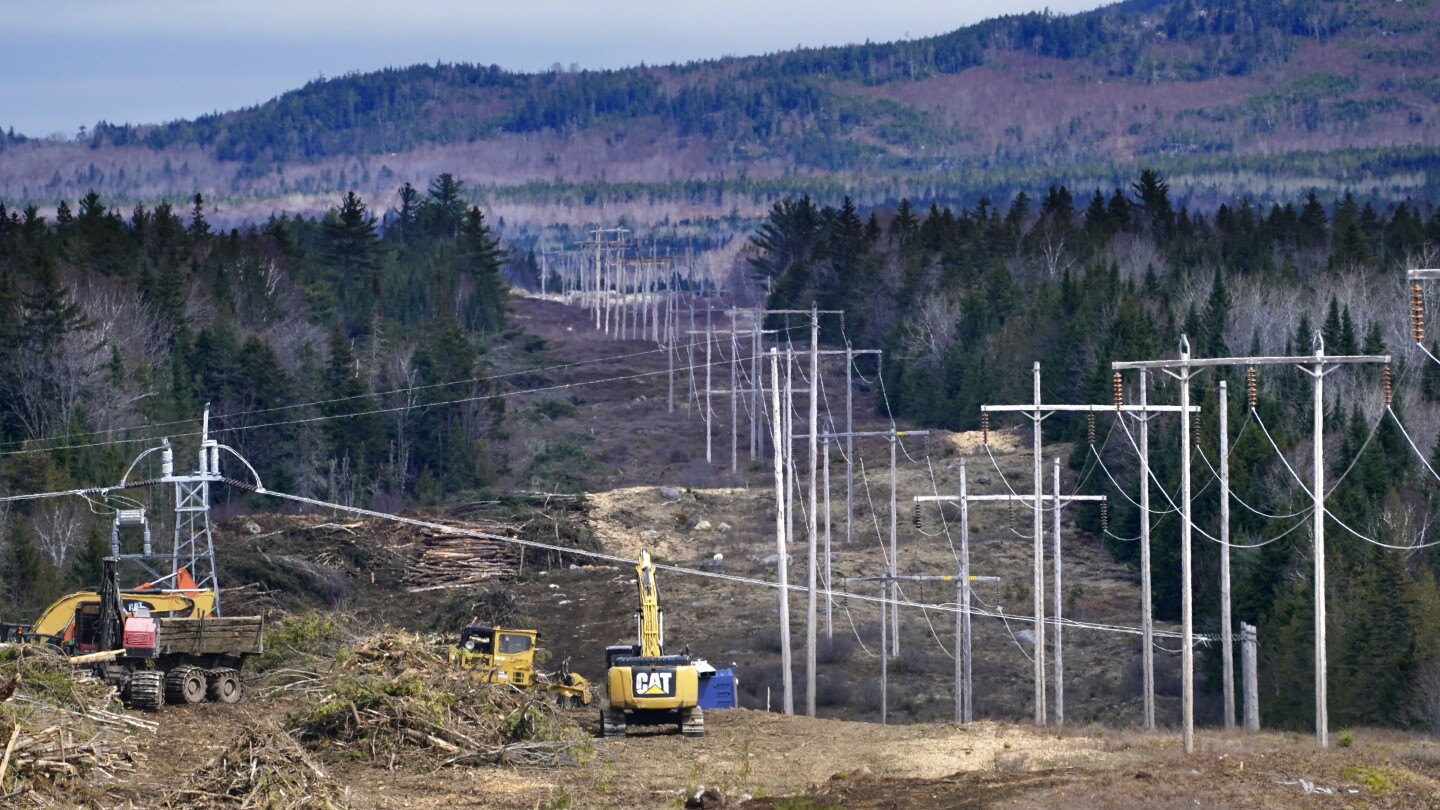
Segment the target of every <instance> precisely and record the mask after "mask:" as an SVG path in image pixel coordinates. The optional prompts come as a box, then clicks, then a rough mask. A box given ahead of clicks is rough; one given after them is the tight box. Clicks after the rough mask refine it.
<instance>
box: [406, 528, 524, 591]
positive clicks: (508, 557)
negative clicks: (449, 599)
mask: <svg viewBox="0 0 1440 810" xmlns="http://www.w3.org/2000/svg"><path fill="white" fill-rule="evenodd" d="M464 528H470V529H474V530H477V531H484V532H486V533H488V534H496V533H498V532H496V527H494V526H483V527H482V526H474V525H471V526H464ZM411 531H412V532H413V534H412V538H413V539H412V540H411V542H410V543H408V544H407V545H408V547H409V552H410V558H409V561H408V562H407V563H406V565H405V572H404V574H403V575H402V576H401V580H400V581H401V584H403V585H404V586H405V589H406V590H407V591H409V592H410V593H419V592H421V591H440V590H452V589H457V588H471V587H475V586H478V585H484V584H486V583H487V582H489V581H491V580H496V579H512V578H514V576H515V573H516V570H517V569H518V568H519V566H520V552H519V551H518V548H517V547H516V546H515V545H514V544H512V543H506V542H504V541H502V540H493V539H490V538H486V537H476V536H474V535H469V534H460V533H457V532H449V531H442V530H438V529H431V528H413V529H411ZM501 531H504V530H503V529H502V530H501Z"/></svg>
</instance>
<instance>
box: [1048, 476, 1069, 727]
mask: <svg viewBox="0 0 1440 810" xmlns="http://www.w3.org/2000/svg"><path fill="white" fill-rule="evenodd" d="M1054 461H1055V485H1054V487H1053V488H1052V489H1051V493H1052V495H1051V498H1052V501H1051V503H1053V504H1054V507H1053V508H1054V510H1055V513H1054V515H1052V516H1051V522H1052V523H1053V524H1054V526H1055V534H1054V538H1055V539H1054V544H1053V546H1052V550H1051V552H1050V558H1051V562H1053V563H1054V565H1055V725H1057V726H1063V725H1065V645H1064V643H1063V642H1062V638H1063V636H1064V632H1065V625H1064V623H1063V622H1062V621H1061V616H1062V611H1061V599H1062V598H1063V595H1062V592H1061V587H1060V459H1058V458H1057V459H1054Z"/></svg>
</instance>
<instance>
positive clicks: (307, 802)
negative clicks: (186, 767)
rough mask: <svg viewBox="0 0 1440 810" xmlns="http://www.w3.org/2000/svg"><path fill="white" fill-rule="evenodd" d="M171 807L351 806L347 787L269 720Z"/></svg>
mask: <svg viewBox="0 0 1440 810" xmlns="http://www.w3.org/2000/svg"><path fill="white" fill-rule="evenodd" d="M165 806H166V807H170V808H180V807H185V808H192V807H193V808H202V810H208V809H209V808H225V807H245V808H249V807H263V808H266V810H300V808H311V807H314V808H324V809H325V810H340V808H344V807H347V806H348V805H347V804H346V803H345V801H344V799H343V791H342V790H341V789H340V788H339V787H338V786H336V784H335V783H334V782H333V781H331V779H330V778H329V777H328V776H327V775H326V774H325V772H324V770H322V769H321V768H320V766H319V765H318V764H316V762H315V760H313V759H311V757H310V755H309V754H307V753H306V752H305V749H304V748H302V747H301V746H300V744H299V743H297V742H295V739H294V738H293V737H291V736H290V735H289V734H287V733H285V732H284V731H282V730H281V729H279V728H278V727H276V726H274V725H271V724H265V725H263V726H261V727H260V728H252V729H247V730H246V731H245V732H243V733H242V734H241V735H240V736H239V737H238V738H236V740H235V741H234V742H232V743H231V744H230V745H229V746H227V747H226V748H225V750H224V751H223V752H221V754H220V755H219V756H217V757H215V758H214V759H213V760H211V761H210V762H209V763H207V764H206V765H205V766H204V767H202V768H200V770H198V771H196V772H195V774H194V775H193V776H191V777H190V780H189V783H188V784H187V785H186V786H185V787H183V788H181V789H179V790H177V791H175V792H174V793H172V794H171V795H170V797H169V798H168V799H167V801H166V803H165Z"/></svg>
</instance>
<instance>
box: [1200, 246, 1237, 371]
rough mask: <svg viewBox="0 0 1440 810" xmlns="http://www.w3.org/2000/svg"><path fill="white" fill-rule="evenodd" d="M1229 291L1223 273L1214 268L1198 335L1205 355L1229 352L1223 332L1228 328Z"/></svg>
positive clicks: (1220, 354) (1220, 355)
mask: <svg viewBox="0 0 1440 810" xmlns="http://www.w3.org/2000/svg"><path fill="white" fill-rule="evenodd" d="M1230 306H1231V300H1230V291H1229V290H1228V289H1226V287H1225V274H1224V273H1223V272H1221V270H1220V268H1218V267H1217V268H1215V278H1214V280H1213V281H1212V282H1211V283H1210V296H1209V298H1207V299H1206V301H1205V319H1204V325H1203V328H1202V330H1201V332H1200V335H1199V337H1200V338H1201V341H1200V348H1201V350H1202V351H1203V352H1204V353H1205V356H1207V357H1224V356H1226V355H1228V354H1230V347H1229V346H1227V345H1226V344H1225V332H1226V331H1227V330H1228V329H1229V328H1230Z"/></svg>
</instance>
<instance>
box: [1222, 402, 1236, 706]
mask: <svg viewBox="0 0 1440 810" xmlns="http://www.w3.org/2000/svg"><path fill="white" fill-rule="evenodd" d="M1228 393H1229V392H1228V391H1227V390H1226V386H1225V381H1224V380H1221V381H1220V655H1221V659H1222V661H1223V663H1222V664H1221V666H1223V667H1224V668H1225V672H1224V678H1223V679H1222V686H1223V691H1224V693H1225V694H1224V697H1225V729H1226V730H1227V731H1228V730H1230V729H1233V728H1235V648H1234V639H1233V638H1231V632H1230V426H1229V425H1230V419H1229V417H1230V398H1229V396H1228Z"/></svg>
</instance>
